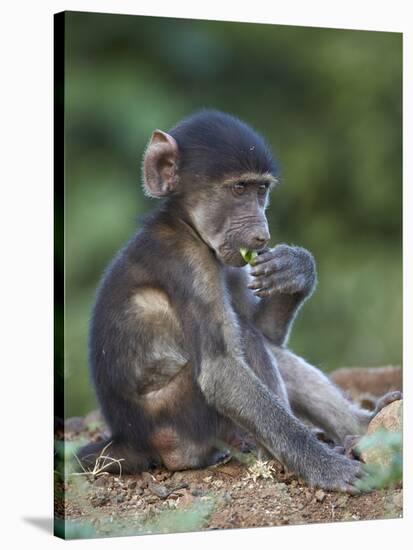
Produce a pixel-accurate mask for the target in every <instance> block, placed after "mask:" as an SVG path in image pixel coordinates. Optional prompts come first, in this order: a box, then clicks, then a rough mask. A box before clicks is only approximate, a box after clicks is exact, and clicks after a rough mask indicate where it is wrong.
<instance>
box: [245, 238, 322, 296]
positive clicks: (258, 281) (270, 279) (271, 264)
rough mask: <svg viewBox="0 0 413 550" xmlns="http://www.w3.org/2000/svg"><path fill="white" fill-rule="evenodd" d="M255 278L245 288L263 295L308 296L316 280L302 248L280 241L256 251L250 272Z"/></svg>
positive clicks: (313, 263)
mask: <svg viewBox="0 0 413 550" xmlns="http://www.w3.org/2000/svg"><path fill="white" fill-rule="evenodd" d="M251 274H252V275H253V277H254V280H253V281H252V282H251V283H250V284H249V285H248V288H250V289H252V290H253V291H254V294H255V295H256V296H259V297H260V298H263V297H264V296H271V295H272V294H275V293H281V294H300V295H301V296H302V297H303V298H304V297H307V296H308V295H309V294H310V293H311V292H312V290H313V289H314V286H315V283H316V266H315V261H314V258H313V256H312V254H311V253H310V252H308V250H305V248H300V247H297V246H288V245H286V244H280V245H278V246H276V247H274V248H271V249H266V250H264V251H262V252H261V253H259V255H258V257H257V258H256V260H255V264H254V268H253V269H252V271H251Z"/></svg>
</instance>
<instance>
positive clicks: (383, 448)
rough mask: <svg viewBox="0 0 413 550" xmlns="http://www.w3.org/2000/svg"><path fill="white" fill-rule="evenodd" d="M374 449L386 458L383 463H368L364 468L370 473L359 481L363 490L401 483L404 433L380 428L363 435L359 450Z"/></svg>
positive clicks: (359, 485)
mask: <svg viewBox="0 0 413 550" xmlns="http://www.w3.org/2000/svg"><path fill="white" fill-rule="evenodd" d="M372 450H373V451H374V452H375V453H379V454H380V455H381V456H385V457H386V460H385V461H383V464H379V463H372V464H366V465H365V466H364V469H365V471H366V473H367V474H368V476H367V477H365V478H363V479H362V480H360V481H359V482H358V485H357V486H358V488H359V489H360V490H362V491H370V490H373V489H385V488H386V487H391V486H393V485H396V484H398V483H400V482H401V481H402V479H403V434H402V433H401V432H391V431H389V430H385V429H383V428H382V429H380V430H377V432H374V433H372V434H370V435H367V436H365V437H363V438H362V439H361V440H360V442H359V443H358V444H357V451H359V452H364V451H369V452H371V451H372Z"/></svg>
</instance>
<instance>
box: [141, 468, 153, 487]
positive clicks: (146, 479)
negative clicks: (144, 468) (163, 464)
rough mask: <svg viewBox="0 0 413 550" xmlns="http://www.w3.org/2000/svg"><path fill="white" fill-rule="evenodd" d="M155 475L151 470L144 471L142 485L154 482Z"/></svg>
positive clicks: (146, 485) (145, 485)
mask: <svg viewBox="0 0 413 550" xmlns="http://www.w3.org/2000/svg"><path fill="white" fill-rule="evenodd" d="M153 481H154V479H153V476H152V475H151V474H150V473H149V472H143V473H142V487H148V485H149V483H153Z"/></svg>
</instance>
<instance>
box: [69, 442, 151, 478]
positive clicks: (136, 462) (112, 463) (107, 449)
mask: <svg viewBox="0 0 413 550" xmlns="http://www.w3.org/2000/svg"><path fill="white" fill-rule="evenodd" d="M76 457H77V460H76V459H75V460H76V463H77V465H78V468H77V470H81V469H84V470H86V471H90V472H92V471H94V472H95V473H97V472H99V473H100V472H108V473H111V474H121V473H124V474H135V473H139V472H144V471H145V470H148V469H149V468H150V465H151V459H150V456H149V455H147V454H145V453H143V452H141V451H139V450H137V449H134V448H132V447H130V446H129V445H124V444H121V443H118V442H116V441H114V440H112V439H110V438H108V439H104V440H102V441H97V442H93V443H88V444H87V445H85V446H84V447H82V448H81V449H79V450H78V451H77V453H76Z"/></svg>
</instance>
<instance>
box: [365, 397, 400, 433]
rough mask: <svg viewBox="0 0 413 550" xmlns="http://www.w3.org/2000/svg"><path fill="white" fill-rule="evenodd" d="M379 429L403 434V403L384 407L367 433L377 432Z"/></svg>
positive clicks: (397, 402)
mask: <svg viewBox="0 0 413 550" xmlns="http://www.w3.org/2000/svg"><path fill="white" fill-rule="evenodd" d="M379 428H385V429H386V430H389V431H391V432H401V431H402V428H403V401H402V400H401V399H399V400H397V401H393V402H392V403H390V405H387V407H384V408H383V409H382V410H381V411H380V412H379V413H378V414H376V416H375V417H374V418H373V420H372V421H371V422H370V424H369V427H368V429H367V433H368V434H371V433H374V432H376V431H377V430H378V429H379Z"/></svg>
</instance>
